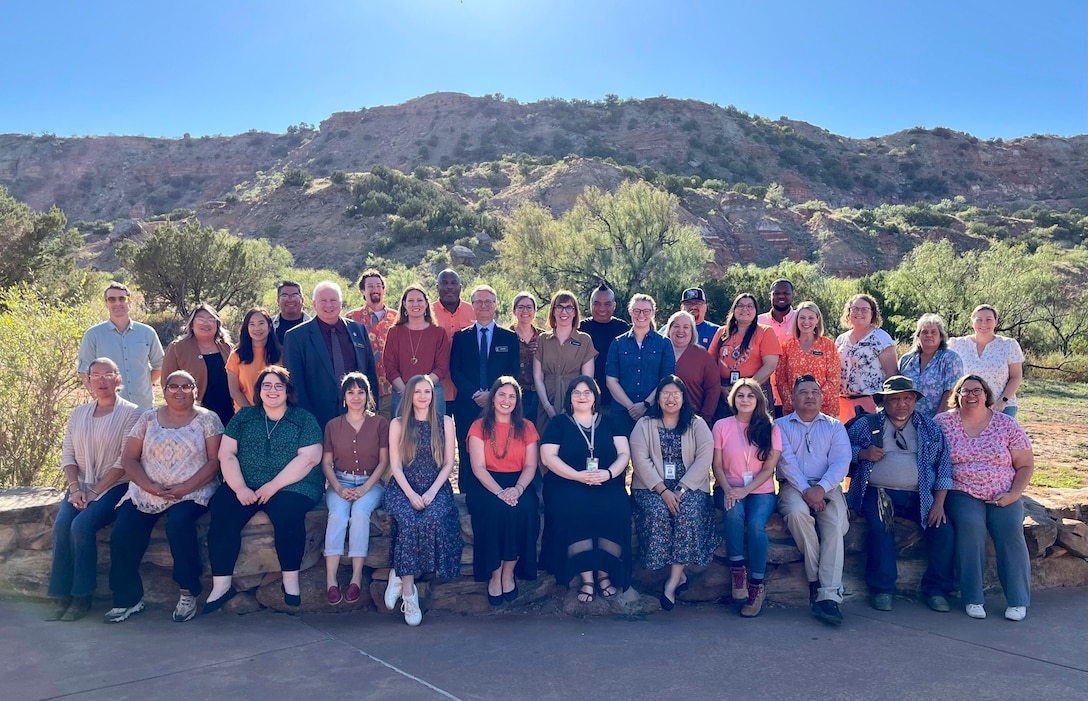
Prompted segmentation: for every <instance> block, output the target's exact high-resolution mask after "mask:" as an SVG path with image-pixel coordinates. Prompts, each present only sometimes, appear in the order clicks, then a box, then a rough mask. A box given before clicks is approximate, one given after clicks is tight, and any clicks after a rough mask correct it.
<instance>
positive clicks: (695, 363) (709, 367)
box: [676, 341, 722, 426]
mask: <svg viewBox="0 0 1088 701" xmlns="http://www.w3.org/2000/svg"><path fill="white" fill-rule="evenodd" d="M676 376H677V377H679V378H680V379H681V380H683V381H684V386H685V387H687V388H688V401H690V402H691V406H692V408H693V409H695V413H696V414H698V415H699V416H701V417H703V419H704V420H705V421H706V425H707V426H712V425H714V411H715V410H716V409H717V408H718V398H719V397H721V394H722V385H721V378H720V377H719V375H718V366H717V363H715V362H714V357H713V356H712V355H710V353H708V352H707V351H705V350H703V349H702V347H701V346H699V345H698V344H697V343H695V342H694V341H693V342H692V344H691V345H690V346H688V347H687V350H685V351H684V353H683V355H681V356H680V358H679V359H677V361H676Z"/></svg>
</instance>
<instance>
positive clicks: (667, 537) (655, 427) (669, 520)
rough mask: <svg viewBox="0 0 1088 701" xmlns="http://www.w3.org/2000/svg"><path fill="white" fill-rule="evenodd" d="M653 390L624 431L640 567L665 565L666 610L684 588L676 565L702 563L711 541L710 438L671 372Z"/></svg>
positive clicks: (707, 557) (712, 545)
mask: <svg viewBox="0 0 1088 701" xmlns="http://www.w3.org/2000/svg"><path fill="white" fill-rule="evenodd" d="M677 314H687V312H677ZM657 396H658V402H657V404H655V405H654V406H652V407H651V408H650V410H649V411H648V412H646V416H643V417H642V418H641V419H639V420H638V423H637V424H635V430H634V432H633V433H632V434H631V464H632V465H633V466H634V476H633V477H632V478H631V504H632V506H633V507H634V517H635V528H636V530H637V532H638V542H639V552H640V553H641V554H642V567H643V569H647V570H659V569H662V568H664V567H666V566H667V567H668V568H669V576H668V577H667V578H666V579H665V584H664V586H663V587H662V589H661V595H660V596H659V597H658V599H659V600H660V602H661V608H663V609H665V610H666V611H670V610H672V608H673V606H674V605H675V604H676V597H677V596H679V595H680V594H683V593H684V592H685V591H686V590H687V588H688V578H687V573H686V572H685V571H684V569H685V568H686V567H687V566H694V567H705V566H706V565H708V564H710V561H711V560H712V559H714V548H715V547H716V546H717V544H718V543H717V538H715V535H714V503H713V502H712V501H711V500H710V467H711V461H712V460H713V454H714V438H713V436H711V434H710V428H709V427H708V426H707V425H706V422H705V421H703V420H702V419H701V418H700V417H699V416H698V415H697V414H696V413H695V411H694V409H695V407H694V406H693V405H692V404H690V403H689V402H688V401H687V389H686V388H685V387H684V381H683V380H681V379H680V378H679V377H677V376H676V375H666V376H665V377H663V378H662V379H661V382H660V383H659V384H658V386H657Z"/></svg>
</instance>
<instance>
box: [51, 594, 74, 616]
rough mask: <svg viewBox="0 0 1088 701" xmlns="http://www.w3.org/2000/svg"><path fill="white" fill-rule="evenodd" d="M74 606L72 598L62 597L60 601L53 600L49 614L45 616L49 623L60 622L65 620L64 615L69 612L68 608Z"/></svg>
mask: <svg viewBox="0 0 1088 701" xmlns="http://www.w3.org/2000/svg"><path fill="white" fill-rule="evenodd" d="M71 605H72V597H70V596H62V597H60V598H59V599H53V601H52V602H51V605H50V608H49V613H47V614H46V615H45V620H47V621H59V620H60V619H62V618H64V614H65V613H67V612H68V607H69V606H71Z"/></svg>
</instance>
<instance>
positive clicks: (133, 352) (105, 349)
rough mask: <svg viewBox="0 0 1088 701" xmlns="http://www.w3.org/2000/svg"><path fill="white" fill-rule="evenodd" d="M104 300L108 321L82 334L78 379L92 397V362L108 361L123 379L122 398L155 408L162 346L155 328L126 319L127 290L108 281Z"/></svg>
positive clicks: (128, 308)
mask: <svg viewBox="0 0 1088 701" xmlns="http://www.w3.org/2000/svg"><path fill="white" fill-rule="evenodd" d="M103 297H104V298H105V300H106V308H107V309H108V310H109V312H110V318H109V319H107V320H106V321H103V322H101V323H99V324H95V325H94V326H92V327H91V328H89V329H87V331H86V332H85V333H84V334H83V339H82V340H81V341H80V343H79V360H78V363H79V365H78V368H77V369H78V371H79V379H81V380H83V386H84V387H86V388H87V390H88V391H89V392H91V394H94V388H93V387H91V383H90V382H89V381H88V373H89V372H90V366H91V363H92V362H93V361H94V360H95V359H96V358H109V359H110V360H112V361H113V362H114V363H115V364H116V365H117V371H118V372H119V373H120V375H121V377H124V378H125V383H124V385H122V386H121V398H122V399H125V400H126V401H130V402H132V403H133V404H135V405H136V406H138V407H140V409H141V410H142V411H147V410H148V409H150V408H151V407H152V406H154V405H155V394H154V391H153V390H152V389H151V386H152V385H153V384H154V383H156V382H158V381H159V377H160V376H161V372H162V360H163V352H162V343H160V342H159V336H158V334H156V333H155V329H153V328H151V327H150V326H148V325H147V324H141V323H140V322H138V321H133V320H132V319H131V317H129V312H130V311H131V310H132V294H131V293H130V292H129V291H128V287H126V286H124V285H122V284H121V283H119V282H111V283H110V284H109V286H108V287H106V291H105V293H104V294H103Z"/></svg>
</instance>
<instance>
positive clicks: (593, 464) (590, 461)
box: [586, 458, 601, 472]
mask: <svg viewBox="0 0 1088 701" xmlns="http://www.w3.org/2000/svg"><path fill="white" fill-rule="evenodd" d="M599 469H601V459H600V458H586V472H596V471H597V470H599Z"/></svg>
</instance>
